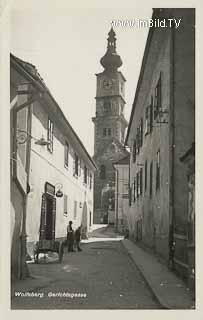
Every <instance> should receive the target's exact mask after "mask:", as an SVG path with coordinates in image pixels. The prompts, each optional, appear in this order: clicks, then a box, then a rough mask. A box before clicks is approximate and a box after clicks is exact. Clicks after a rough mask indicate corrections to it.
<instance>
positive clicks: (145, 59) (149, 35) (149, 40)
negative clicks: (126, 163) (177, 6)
mask: <svg viewBox="0 0 203 320" xmlns="http://www.w3.org/2000/svg"><path fill="white" fill-rule="evenodd" d="M154 16H155V11H153V15H152V19H153V18H154ZM153 31H154V28H149V33H148V36H147V43H146V46H145V51H144V55H143V58H142V65H141V71H140V75H139V79H138V83H137V88H136V93H135V98H134V102H133V105H132V111H131V115H130V121H129V125H128V130H127V134H126V138H125V145H127V144H128V136H129V133H130V128H131V125H132V121H133V117H134V113H135V107H136V103H137V99H138V95H139V90H140V86H141V83H142V78H143V75H144V70H145V65H146V61H147V57H148V53H149V47H150V43H151V39H152V35H153Z"/></svg>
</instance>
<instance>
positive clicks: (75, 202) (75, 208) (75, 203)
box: [73, 201, 77, 220]
mask: <svg viewBox="0 0 203 320" xmlns="http://www.w3.org/2000/svg"><path fill="white" fill-rule="evenodd" d="M76 218H77V201H74V213H73V219H74V220H75V219H76Z"/></svg>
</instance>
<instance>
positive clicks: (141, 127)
mask: <svg viewBox="0 0 203 320" xmlns="http://www.w3.org/2000/svg"><path fill="white" fill-rule="evenodd" d="M142 145H143V119H142V118H141V120H140V146H141V147H142Z"/></svg>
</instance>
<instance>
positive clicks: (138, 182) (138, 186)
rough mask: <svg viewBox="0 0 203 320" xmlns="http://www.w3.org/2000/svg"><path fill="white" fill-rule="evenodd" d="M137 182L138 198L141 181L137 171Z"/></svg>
mask: <svg viewBox="0 0 203 320" xmlns="http://www.w3.org/2000/svg"><path fill="white" fill-rule="evenodd" d="M136 182H137V185H136V189H137V198H138V197H139V194H140V181H139V174H138V173H136Z"/></svg>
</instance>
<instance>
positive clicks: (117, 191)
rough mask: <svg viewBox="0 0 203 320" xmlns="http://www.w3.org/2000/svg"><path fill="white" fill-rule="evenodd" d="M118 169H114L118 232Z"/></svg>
mask: <svg viewBox="0 0 203 320" xmlns="http://www.w3.org/2000/svg"><path fill="white" fill-rule="evenodd" d="M118 181H119V179H118V169H116V184H117V186H116V232H118Z"/></svg>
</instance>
